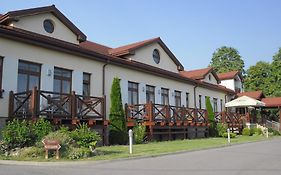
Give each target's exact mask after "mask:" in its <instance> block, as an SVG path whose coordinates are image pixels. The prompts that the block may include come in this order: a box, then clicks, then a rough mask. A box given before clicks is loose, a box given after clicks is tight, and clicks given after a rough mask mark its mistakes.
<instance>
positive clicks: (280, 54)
mask: <svg viewBox="0 0 281 175" xmlns="http://www.w3.org/2000/svg"><path fill="white" fill-rule="evenodd" d="M275 61H281V47H280V48H279V49H278V52H277V53H276V54H275V55H273V62H275Z"/></svg>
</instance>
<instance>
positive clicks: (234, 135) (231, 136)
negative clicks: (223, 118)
mask: <svg viewBox="0 0 281 175" xmlns="http://www.w3.org/2000/svg"><path fill="white" fill-rule="evenodd" d="M229 136H230V138H235V137H236V134H235V133H233V132H231V133H230V134H229ZM222 137H224V138H227V137H228V135H227V132H225V133H223V135H222Z"/></svg>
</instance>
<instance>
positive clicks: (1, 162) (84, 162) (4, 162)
mask: <svg viewBox="0 0 281 175" xmlns="http://www.w3.org/2000/svg"><path fill="white" fill-rule="evenodd" d="M277 139H278V138H271V139H264V140H257V141H249V142H243V143H234V144H225V145H221V146H215V147H209V148H201V149H194V150H184V151H176V152H169V153H162V154H158V155H146V156H136V157H126V158H118V159H112V160H80V161H79V160H77V161H59V162H44V161H42V162H36V161H17V160H0V165H22V166H24V165H29V166H65V165H78V164H79V165H87V164H92V165H93V164H95V165H98V164H102V163H111V162H115V161H127V160H139V159H146V158H156V157H163V156H168V155H177V154H183V153H189V152H197V151H205V150H212V149H219V148H227V147H232V146H239V145H244V144H251V143H257V142H265V141H272V140H277ZM279 139H280V138H279Z"/></svg>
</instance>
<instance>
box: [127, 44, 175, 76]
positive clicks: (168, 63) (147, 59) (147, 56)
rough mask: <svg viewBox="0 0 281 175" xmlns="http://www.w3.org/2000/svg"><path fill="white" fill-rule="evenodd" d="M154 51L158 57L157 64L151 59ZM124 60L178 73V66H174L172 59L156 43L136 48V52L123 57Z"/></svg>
mask: <svg viewBox="0 0 281 175" xmlns="http://www.w3.org/2000/svg"><path fill="white" fill-rule="evenodd" d="M154 49H157V50H158V52H159V55H160V62H159V63H158V64H157V63H156V62H155V61H154V59H153V51H154ZM125 58H128V59H132V60H133V61H137V62H141V63H145V64H148V65H151V66H154V67H157V68H160V69H164V70H167V71H171V72H176V73H178V65H176V64H175V62H174V61H173V60H172V58H171V57H170V56H169V55H168V53H167V52H166V51H165V50H164V49H163V48H162V46H161V45H160V44H159V43H158V42H155V43H151V44H149V45H146V46H143V47H140V48H137V49H136V50H134V54H131V55H127V56H125Z"/></svg>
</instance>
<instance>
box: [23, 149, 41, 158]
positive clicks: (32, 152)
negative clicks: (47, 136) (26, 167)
mask: <svg viewBox="0 0 281 175" xmlns="http://www.w3.org/2000/svg"><path fill="white" fill-rule="evenodd" d="M44 152H45V151H44V148H43V147H41V148H38V147H35V146H32V147H26V148H23V149H22V150H21V151H20V154H19V157H23V158H29V157H32V158H35V157H43V155H44Z"/></svg>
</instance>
